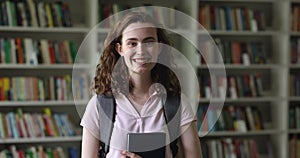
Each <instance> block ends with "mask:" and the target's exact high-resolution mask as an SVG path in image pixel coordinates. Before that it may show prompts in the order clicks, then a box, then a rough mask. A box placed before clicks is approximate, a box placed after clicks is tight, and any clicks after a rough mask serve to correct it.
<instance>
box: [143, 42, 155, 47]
mask: <svg viewBox="0 0 300 158" xmlns="http://www.w3.org/2000/svg"><path fill="white" fill-rule="evenodd" d="M154 44H155V42H152V41H151V42H145V43H144V45H145V46H146V47H152V46H153V45H154Z"/></svg>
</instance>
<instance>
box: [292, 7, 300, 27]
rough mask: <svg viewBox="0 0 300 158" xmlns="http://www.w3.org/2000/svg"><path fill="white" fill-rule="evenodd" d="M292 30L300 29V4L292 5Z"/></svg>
mask: <svg viewBox="0 0 300 158" xmlns="http://www.w3.org/2000/svg"><path fill="white" fill-rule="evenodd" d="M291 30H292V31H300V5H292V8H291Z"/></svg>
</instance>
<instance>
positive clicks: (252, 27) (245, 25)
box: [199, 4, 267, 32]
mask: <svg viewBox="0 0 300 158" xmlns="http://www.w3.org/2000/svg"><path fill="white" fill-rule="evenodd" d="M199 22H200V24H201V25H202V26H203V27H204V28H205V29H208V30H228V31H233V30H236V31H245V30H249V31H254V32H255V31H261V30H265V29H266V27H267V26H266V15H265V13H264V11H263V10H258V9H250V8H249V7H231V6H214V5H211V4H204V5H201V6H200V9H199Z"/></svg>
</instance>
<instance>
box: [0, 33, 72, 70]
mask: <svg viewBox="0 0 300 158" xmlns="http://www.w3.org/2000/svg"><path fill="white" fill-rule="evenodd" d="M0 50H1V54H0V63H6V64H33V65H35V64H71V63H74V61H75V58H76V52H77V51H76V46H75V43H74V42H73V41H68V40H61V41H57V40H46V39H41V40H35V39H31V38H0Z"/></svg>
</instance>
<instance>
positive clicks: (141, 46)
mask: <svg viewBox="0 0 300 158" xmlns="http://www.w3.org/2000/svg"><path fill="white" fill-rule="evenodd" d="M136 53H138V54H144V53H145V49H144V44H143V43H139V44H138V45H137V47H136Z"/></svg>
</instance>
